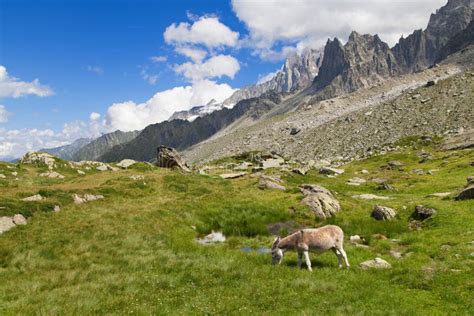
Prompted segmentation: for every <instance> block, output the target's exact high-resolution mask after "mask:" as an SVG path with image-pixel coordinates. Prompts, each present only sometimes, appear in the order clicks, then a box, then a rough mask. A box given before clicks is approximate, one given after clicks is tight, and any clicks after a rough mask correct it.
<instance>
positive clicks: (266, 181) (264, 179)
mask: <svg viewBox="0 0 474 316" xmlns="http://www.w3.org/2000/svg"><path fill="white" fill-rule="evenodd" d="M281 182H282V181H281V180H280V179H277V178H273V177H270V176H266V175H261V176H260V178H259V180H258V188H259V189H262V190H264V189H274V190H281V191H285V190H286V188H285V187H284V186H282V185H281V184H280V183H281Z"/></svg>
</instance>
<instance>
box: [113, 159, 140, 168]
mask: <svg viewBox="0 0 474 316" xmlns="http://www.w3.org/2000/svg"><path fill="white" fill-rule="evenodd" d="M136 163H137V161H135V160H133V159H123V160H122V161H120V162H119V163H118V164H117V167H120V168H122V169H127V168H128V167H130V166H133V165H134V164H136Z"/></svg>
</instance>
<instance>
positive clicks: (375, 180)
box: [372, 178, 388, 184]
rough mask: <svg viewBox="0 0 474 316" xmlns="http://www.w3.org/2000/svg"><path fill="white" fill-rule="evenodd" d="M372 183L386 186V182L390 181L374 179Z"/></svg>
mask: <svg viewBox="0 0 474 316" xmlns="http://www.w3.org/2000/svg"><path fill="white" fill-rule="evenodd" d="M372 182H374V183H376V184H384V183H386V182H388V179H385V178H373V179H372Z"/></svg>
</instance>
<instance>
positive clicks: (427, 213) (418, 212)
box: [411, 205, 436, 221]
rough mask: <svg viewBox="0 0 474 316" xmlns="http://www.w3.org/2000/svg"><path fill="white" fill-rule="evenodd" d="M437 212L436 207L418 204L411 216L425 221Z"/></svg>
mask: <svg viewBox="0 0 474 316" xmlns="http://www.w3.org/2000/svg"><path fill="white" fill-rule="evenodd" d="M435 214H436V210H435V209H434V208H429V207H425V206H423V205H417V206H416V207H415V211H414V212H413V214H411V217H412V218H413V219H416V220H420V221H424V220H425V219H428V218H430V217H432V216H434V215H435Z"/></svg>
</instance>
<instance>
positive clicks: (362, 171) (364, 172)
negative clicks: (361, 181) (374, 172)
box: [360, 169, 370, 174]
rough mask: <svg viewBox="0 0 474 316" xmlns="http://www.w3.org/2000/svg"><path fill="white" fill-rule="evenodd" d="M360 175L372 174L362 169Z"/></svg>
mask: <svg viewBox="0 0 474 316" xmlns="http://www.w3.org/2000/svg"><path fill="white" fill-rule="evenodd" d="M360 173H362V174H369V173H370V172H369V170H366V169H362V170H361V171H360Z"/></svg>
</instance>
